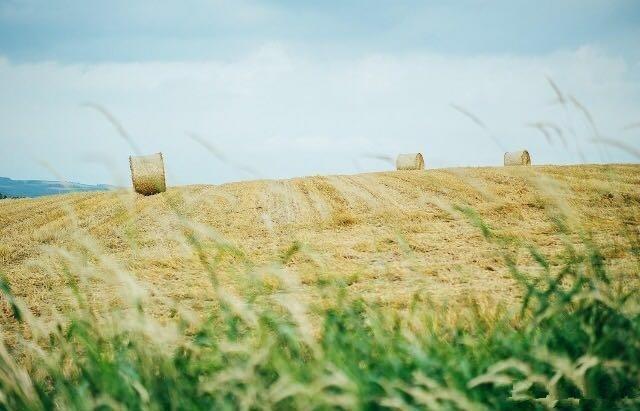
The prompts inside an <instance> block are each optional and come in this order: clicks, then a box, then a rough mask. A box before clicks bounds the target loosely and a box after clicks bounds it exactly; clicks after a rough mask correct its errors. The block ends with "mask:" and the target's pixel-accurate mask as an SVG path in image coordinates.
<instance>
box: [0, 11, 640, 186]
mask: <svg viewBox="0 0 640 411" xmlns="http://www.w3.org/2000/svg"><path fill="white" fill-rule="evenodd" d="M522 148H526V149H528V150H529V152H530V153H531V155H532V160H533V162H534V163H536V164H575V163H585V162H587V163H603V162H638V161H639V160H640V159H639V158H638V157H637V156H638V152H639V150H640V3H639V2H638V1H636V0H619V1H610V0H607V1H600V0H541V1H536V2H531V1H518V0H508V1H501V0H497V1H485V0H462V1H457V2H450V1H333V0H329V1H322V2H317V1H260V2H258V1H249V0H235V1H219V0H209V1H205V0H183V1H167V0H159V1H153V2H141V1H131V0H130V1H124V0H114V1H110V2H104V1H100V2H96V1H90V0H58V1H50V0H49V1H40V0H24V1H20V0H0V176H5V177H11V178H14V179H56V180H68V181H75V182H81V183H107V184H115V185H127V184H129V174H128V173H129V167H128V156H129V155H132V154H136V153H142V154H149V153H155V152H159V151H161V152H163V154H164V157H165V160H166V167H167V178H168V180H169V183H170V184H196V183H210V184H219V183H224V182H230V181H239V180H246V179H256V178H288V177H295V176H305V175H318V174H349V173H358V172H366V171H378V170H389V169H392V168H393V159H394V158H395V156H396V155H397V154H398V153H404V152H422V153H423V155H424V157H425V162H426V166H427V168H440V167H456V166H485V165H501V163H502V156H503V153H504V151H510V150H517V149H522Z"/></svg>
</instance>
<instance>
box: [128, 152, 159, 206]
mask: <svg viewBox="0 0 640 411" xmlns="http://www.w3.org/2000/svg"><path fill="white" fill-rule="evenodd" d="M129 166H130V167H131V180H132V181H133V188H134V189H135V190H136V193H140V194H143V195H146V196H149V195H153V194H158V193H164V192H165V191H167V186H166V183H165V179H164V160H163V158H162V153H157V154H152V155H149V156H131V157H129Z"/></svg>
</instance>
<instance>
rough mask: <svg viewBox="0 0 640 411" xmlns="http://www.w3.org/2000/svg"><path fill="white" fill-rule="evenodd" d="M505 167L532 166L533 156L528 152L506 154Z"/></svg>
mask: <svg viewBox="0 0 640 411" xmlns="http://www.w3.org/2000/svg"><path fill="white" fill-rule="evenodd" d="M504 165H505V166H530V165H531V156H530V155H529V152H528V151H527V150H520V151H511V152H507V153H504Z"/></svg>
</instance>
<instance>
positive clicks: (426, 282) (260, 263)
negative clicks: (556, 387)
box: [0, 165, 640, 317]
mask: <svg viewBox="0 0 640 411" xmlns="http://www.w3.org/2000/svg"><path fill="white" fill-rule="evenodd" d="M456 205H468V206H470V207H471V208H473V209H475V210H476V211H477V212H478V213H479V215H480V216H481V217H482V218H484V219H485V220H486V222H487V223H488V224H490V225H491V226H492V227H494V228H496V229H497V230H499V232H501V233H503V234H506V235H512V236H513V238H517V239H518V241H521V242H522V244H519V243H517V242H515V241H514V242H513V243H512V244H510V245H506V246H505V247H507V248H509V249H510V251H511V252H513V253H514V256H515V258H516V259H517V261H518V263H519V264H520V265H522V266H524V267H531V271H530V274H531V275H538V274H539V270H538V269H537V268H535V267H536V265H535V264H534V262H533V261H532V260H531V258H530V257H527V254H526V253H525V252H519V251H518V250H519V249H520V248H521V246H524V245H527V244H528V245H534V246H536V247H538V248H539V249H540V250H541V251H542V252H543V253H545V254H547V255H549V256H550V257H551V261H552V264H553V261H554V258H553V256H554V255H556V254H557V253H561V252H563V250H565V245H566V244H570V243H578V242H579V237H580V236H583V237H584V236H592V237H593V240H594V241H596V242H601V243H603V244H605V245H606V248H605V249H604V252H605V258H606V260H607V264H609V265H611V266H612V267H613V268H614V269H620V270H618V271H621V272H622V271H624V270H622V269H623V268H624V267H625V266H627V267H628V266H630V265H635V264H637V261H636V260H634V258H633V257H632V255H631V254H630V253H629V252H628V251H627V250H629V249H630V244H631V243H630V241H637V239H638V226H639V225H638V222H639V221H640V166H638V165H585V166H562V167H556V166H536V167H527V168H502V167H501V168H459V169H442V170H427V171H403V172H383V173H372V174H360V175H352V176H315V177H306V178H294V179H290V180H278V181H276V180H273V181H271V180H265V181H248V182H240V183H233V184H224V185H219V186H207V185H197V186H183V187H174V188H171V189H169V191H168V192H166V193H163V194H160V195H156V196H151V197H143V196H139V195H136V194H133V193H132V192H130V191H126V190H121V191H112V192H104V193H75V194H65V195H59V196H52V197H46V198H41V199H19V200H2V201H0V238H1V239H2V241H1V242H0V271H2V272H3V273H4V274H5V275H6V276H7V278H8V279H9V282H10V283H11V285H12V287H13V289H14V291H15V293H16V294H17V295H19V296H22V297H24V298H25V299H26V301H27V303H28V304H29V306H30V307H31V308H32V309H33V311H34V312H35V313H36V314H41V315H47V314H50V313H51V312H52V311H54V310H55V309H57V308H59V307H63V306H65V305H67V304H71V301H72V299H73V297H72V296H71V295H69V292H68V287H66V285H68V284H70V283H74V282H75V281H81V282H83V283H84V282H85V280H86V283H87V284H89V285H90V287H89V288H90V289H91V290H92V291H91V292H92V294H93V297H94V298H96V299H98V300H100V301H104V306H105V307H109V306H110V305H112V304H117V303H118V302H117V300H118V295H119V294H118V292H116V288H117V287H118V285H117V284H118V281H112V280H113V279H121V277H120V275H121V274H124V273H132V274H133V275H134V276H135V278H137V279H138V280H139V282H140V284H142V287H141V288H140V289H138V288H136V287H134V286H131V287H134V288H135V291H144V292H146V293H147V294H148V295H149V298H150V299H151V300H152V301H153V304H152V306H153V312H154V313H155V314H157V315H158V316H161V317H162V316H166V315H169V312H170V310H171V309H172V308H171V307H173V304H175V302H176V301H177V302H178V304H180V305H182V304H184V305H185V306H188V307H191V308H195V309H202V308H205V307H207V306H208V305H209V304H211V303H213V301H214V298H213V297H212V295H213V294H212V286H211V278H210V277H211V276H215V278H216V279H217V280H218V281H220V283H221V284H223V285H224V286H226V287H228V288H229V289H233V288H234V287H239V286H247V284H248V283H249V282H250V279H253V278H259V279H261V280H262V281H266V282H270V283H271V284H272V287H273V291H274V293H277V292H282V290H283V287H285V284H284V283H287V281H288V280H287V276H288V278H290V279H294V278H295V279H298V280H299V281H295V282H292V284H289V285H288V286H287V287H285V288H287V290H288V291H289V292H294V293H296V295H298V296H299V297H300V298H308V299H311V300H313V299H316V298H318V300H317V301H325V302H329V301H330V300H331V299H332V298H333V296H326V295H320V294H321V292H320V291H318V290H319V289H321V288H319V287H316V285H318V284H321V283H322V281H324V280H326V279H328V278H333V279H335V278H341V279H344V281H345V283H346V284H348V287H349V289H350V290H352V291H353V292H354V293H357V294H358V295H362V296H363V297H365V298H367V299H371V300H378V301H380V302H381V303H383V304H389V305H392V306H394V307H400V308H401V307H405V306H407V304H409V303H410V301H411V298H412V296H413V295H414V294H415V293H418V292H419V293H421V294H423V295H425V296H427V297H429V298H431V299H433V300H435V301H439V302H442V303H444V304H455V303H457V302H461V301H466V300H467V299H468V298H473V299H476V300H480V301H488V302H491V303H492V304H493V303H495V302H506V303H507V304H508V303H509V302H510V301H513V300H514V299H515V298H517V297H518V296H519V295H520V294H521V290H520V289H519V287H518V286H517V285H516V283H515V282H514V280H513V279H512V278H511V276H510V274H509V273H508V271H507V268H506V267H505V264H504V262H503V261H502V259H501V257H500V252H499V250H497V248H496V247H497V246H496V245H493V244H490V243H489V242H488V241H487V240H485V239H484V238H483V236H482V235H481V232H480V230H479V229H478V228H477V227H474V226H473V225H472V224H471V223H470V222H469V220H468V218H466V217H465V216H463V215H462V214H461V213H460V212H458V211H456V210H455V209H454V208H452V207H453V206H456ZM559 215H563V216H564V217H562V218H561V219H560V220H558V216H559ZM554 221H563V222H564V224H566V225H567V226H568V227H569V231H570V233H569V234H563V233H561V232H560V230H559V229H558V225H557V224H556V223H554ZM194 245H195V246H194ZM208 270H210V271H208ZM67 272H70V273H74V274H70V275H67V274H65V273H67ZM98 272H99V273H101V274H100V275H97V274H96V273H98ZM78 273H81V274H78ZM282 273H285V274H284V276H283V274H282ZM78 277H79V278H78ZM624 281H635V279H633V278H629V279H625V280H624ZM312 286H313V287H312ZM292 290H293V291H292ZM129 291H131V290H129Z"/></svg>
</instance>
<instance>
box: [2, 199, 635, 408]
mask: <svg viewBox="0 0 640 411" xmlns="http://www.w3.org/2000/svg"><path fill="white" fill-rule="evenodd" d="M559 210H561V209H558V210H554V212H553V213H550V215H552V216H553V223H554V224H555V227H556V229H557V231H558V232H559V233H560V234H561V235H564V236H566V237H570V236H576V235H577V236H578V237H579V238H580V243H579V244H578V245H576V244H575V242H573V241H566V242H565V243H564V247H563V248H562V250H561V252H559V253H557V254H556V255H547V254H545V253H544V252H542V251H540V250H539V249H538V248H537V247H536V246H534V245H531V244H529V243H527V242H526V241H521V240H519V239H518V238H517V237H513V236H508V235H506V234H500V231H499V230H494V229H493V228H492V227H490V226H489V225H488V224H487V223H486V222H485V221H484V220H483V219H482V218H481V217H480V215H479V214H477V213H476V212H475V211H474V210H473V209H472V208H470V207H467V206H455V207H452V208H451V209H450V212H452V213H457V214H458V215H460V216H464V217H465V218H466V219H467V221H468V223H469V224H471V225H472V226H475V227H476V229H477V230H479V232H481V233H482V235H483V236H484V238H485V240H486V241H487V242H489V243H490V244H492V246H493V247H494V249H495V250H496V251H495V252H496V253H497V254H499V255H501V257H502V260H503V264H504V266H505V267H506V268H507V269H508V270H509V272H510V274H511V276H512V277H513V278H514V279H515V280H516V281H517V282H518V284H519V285H520V286H521V287H522V289H523V298H522V301H521V307H520V308H521V309H520V311H519V312H517V313H512V312H511V311H509V310H506V309H501V308H500V307H498V308H495V309H488V308H487V307H485V306H483V305H482V303H481V302H474V301H469V303H468V305H467V309H466V310H461V311H459V312H455V313H453V314H452V313H451V312H447V307H446V306H443V305H441V304H436V303H432V302H430V300H429V299H428V298H427V297H425V296H423V295H420V294H416V295H415V297H414V298H413V300H412V303H410V304H409V305H408V307H407V308H406V309H404V310H395V309H393V310H392V309H388V307H385V306H384V305H380V304H376V303H375V302H371V301H367V300H364V299H361V298H359V296H358V295H355V294H354V293H353V292H351V291H349V289H348V287H347V284H346V282H345V281H344V280H343V279H340V278H336V277H331V276H328V277H326V278H327V280H326V281H319V282H317V284H316V285H315V287H317V288H318V293H321V294H324V295H331V296H332V299H333V301H334V303H333V304H331V305H330V306H314V305H310V304H307V303H306V302H304V301H302V300H300V299H299V298H298V297H297V295H298V294H297V293H296V292H295V288H296V287H298V286H299V283H298V282H297V281H296V279H295V276H293V275H292V274H291V273H290V272H288V271H287V270H285V269H284V267H285V266H284V265H283V264H285V263H286V261H287V260H288V259H290V258H292V257H293V256H295V255H296V254H297V253H299V252H301V249H302V248H303V246H301V245H300V244H294V245H293V246H292V247H291V248H290V249H288V250H287V251H286V252H285V253H283V254H282V255H281V256H279V260H280V265H276V266H273V267H272V270H271V272H272V273H275V274H273V275H275V276H276V277H278V278H277V281H278V282H279V284H280V285H279V287H277V289H274V287H273V286H272V285H271V281H272V279H270V277H269V278H253V277H251V276H250V275H249V274H248V273H247V278H248V279H247V281H246V283H245V284H244V286H243V288H241V289H238V288H237V287H236V288H234V289H233V290H231V289H229V288H227V287H225V286H224V285H223V284H222V283H221V282H220V281H219V278H218V277H219V275H221V270H223V267H224V266H223V265H216V264H217V262H218V261H220V260H224V259H223V258H221V257H220V256H222V255H238V253H239V251H238V250H237V249H236V248H234V246H232V245H230V244H226V243H221V242H218V243H216V244H217V245H216V249H215V256H216V258H213V259H212V258H211V253H212V252H213V251H212V249H211V245H210V244H208V243H206V242H205V241H203V238H202V236H201V235H200V234H201V233H199V232H198V230H197V227H194V226H190V225H189V224H188V223H185V227H189V229H188V230H186V231H185V233H186V234H185V237H186V239H187V240H188V243H189V245H190V247H191V249H192V250H193V252H194V253H195V254H196V255H197V256H199V258H200V261H201V264H202V272H203V273H206V274H207V275H208V276H209V279H210V281H211V284H212V286H213V289H214V291H215V297H214V298H215V302H216V308H212V309H210V310H207V311H206V312H205V313H204V315H203V313H198V314H196V313H195V312H192V311H190V310H189V309H186V308H176V309H175V311H174V312H172V313H171V317H172V319H173V320H172V321H161V322H159V321H158V320H157V319H156V318H155V317H154V316H152V315H150V314H149V313H148V312H147V311H146V306H145V298H144V296H143V295H142V294H141V293H138V288H137V286H136V281H135V280H134V279H133V278H132V277H128V276H126V275H122V276H120V277H118V278H115V279H113V278H112V279H110V281H111V282H112V283H117V284H119V287H117V288H114V289H117V290H118V293H120V294H121V295H120V296H119V297H120V298H121V301H122V303H121V304H119V305H118V306H117V308H115V309H113V310H108V311H107V312H105V310H103V309H102V306H100V303H98V302H96V301H95V300H94V299H92V298H91V295H92V292H93V290H92V289H91V287H93V286H94V285H95V284H94V283H92V282H91V281H86V279H84V278H85V277H86V273H85V274H79V273H77V272H74V267H75V268H78V267H86V263H87V262H88V261H100V262H101V264H100V265H95V264H94V265H92V267H106V268H104V272H93V273H92V275H93V276H96V277H98V276H113V275H114V274H113V272H115V271H110V270H109V269H108V268H109V267H110V261H109V260H108V259H107V258H106V257H104V256H102V255H100V254H99V251H97V249H94V248H92V247H91V243H90V241H89V240H88V239H84V240H82V239H78V241H85V242H86V244H85V252H84V254H83V255H82V257H81V258H80V259H79V260H78V259H77V258H76V261H75V262H74V264H69V265H67V266H65V267H66V268H65V270H66V272H65V273H63V274H64V275H65V278H67V287H68V291H69V292H70V293H71V294H72V295H73V296H74V298H75V300H76V301H75V304H74V307H75V308H74V309H73V310H68V311H66V312H62V313H58V314H57V315H56V316H54V317H53V318H40V317H39V316H35V315H33V314H32V313H31V312H30V311H29V309H28V308H27V305H26V304H25V303H24V302H23V301H22V300H21V299H20V298H18V297H16V296H15V295H14V294H13V293H12V291H11V286H10V283H9V281H7V279H6V278H3V280H2V282H1V283H0V289H1V291H2V304H3V313H4V314H3V315H4V317H5V318H4V321H3V324H5V325H4V326H3V328H4V332H3V335H4V337H6V339H7V340H6V342H5V343H3V344H2V345H1V348H0V408H2V409H11V410H39V409H105V410H107V409H152V410H154V409H176V410H190V409H246V410H261V409H336V408H337V409H401V410H413V409H433V410H497V409H503V410H512V409H525V410H529V409H601V410H610V409H640V299H639V297H638V294H637V293H636V288H635V285H633V284H634V283H633V282H631V283H630V282H628V281H623V280H624V279H628V278H630V277H635V278H637V276H638V274H639V270H638V268H640V255H639V251H640V248H639V247H638V244H640V242H639V241H638V232H637V226H636V227H635V231H634V230H631V231H630V232H628V233H625V237H626V238H628V239H629V246H628V252H629V253H630V254H631V255H632V258H633V259H634V261H635V264H630V265H626V266H625V270H629V271H628V272H624V273H619V272H615V273H612V272H611V269H612V268H611V267H610V266H609V265H608V263H607V259H606V258H605V256H604V255H603V253H602V252H601V249H602V248H603V247H605V248H606V247H607V246H608V244H606V243H605V244H603V243H601V242H600V243H597V242H596V240H594V238H596V237H597V233H590V232H582V231H580V230H576V229H575V227H574V226H572V224H571V216H569V215H566V214H563V213H561V212H559ZM176 214H178V215H179V214H180V211H179V209H176ZM521 249H526V250H528V253H529V255H530V257H531V258H532V259H533V260H534V261H535V262H536V264H537V267H535V268H532V267H530V266H528V267H526V268H520V267H519V266H518V265H517V263H516V261H517V259H516V257H515V256H516V253H517V251H516V250H521ZM219 257H220V258H219ZM70 258H71V256H70ZM74 258H75V257H74ZM552 259H553V261H554V264H551V263H550V261H551V260H552ZM558 261H559V262H560V263H559V264H558ZM628 267H632V268H630V269H629V268H628ZM529 269H531V270H534V271H535V273H531V272H529V271H528V270H529ZM540 273H542V274H540ZM322 275H323V273H320V272H319V273H318V276H319V277H322ZM252 278H253V279H252ZM621 279H622V280H621ZM290 290H293V292H288V291H290ZM450 309H455V310H460V308H459V307H457V306H456V307H454V308H450ZM452 318H453V319H452ZM6 324H8V325H6Z"/></svg>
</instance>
